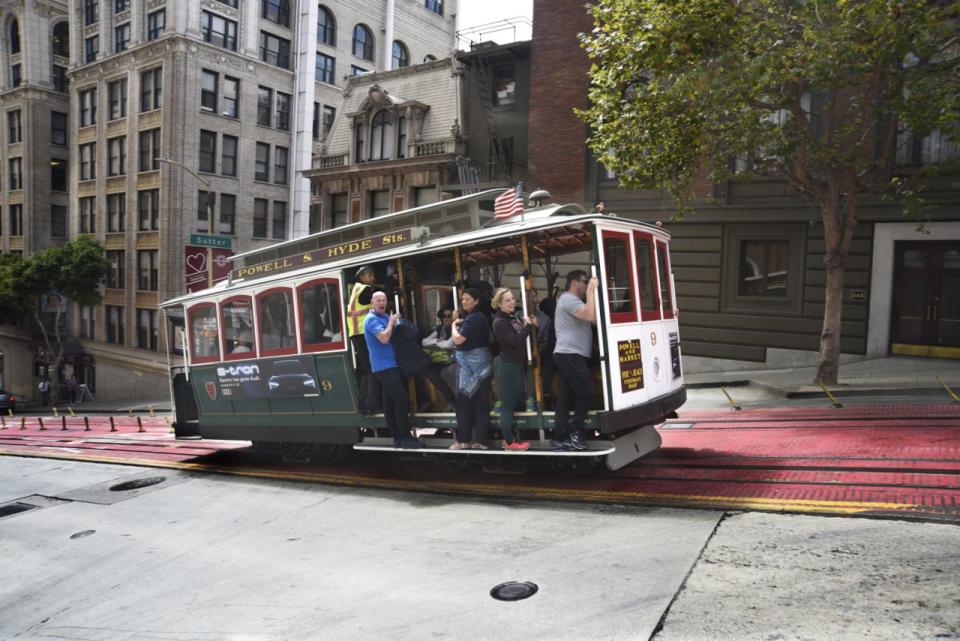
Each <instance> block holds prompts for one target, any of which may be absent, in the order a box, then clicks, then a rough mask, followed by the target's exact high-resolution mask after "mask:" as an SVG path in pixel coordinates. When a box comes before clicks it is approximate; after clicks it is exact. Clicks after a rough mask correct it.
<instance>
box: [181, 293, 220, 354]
mask: <svg viewBox="0 0 960 641" xmlns="http://www.w3.org/2000/svg"><path fill="white" fill-rule="evenodd" d="M187 317H188V321H187V322H188V324H189V326H190V358H191V359H192V360H193V362H194V363H214V362H216V361H219V360H220V332H219V331H218V330H217V306H216V305H214V304H213V303H200V304H199V305H194V306H193V307H191V308H190V309H189V311H188V312H187Z"/></svg>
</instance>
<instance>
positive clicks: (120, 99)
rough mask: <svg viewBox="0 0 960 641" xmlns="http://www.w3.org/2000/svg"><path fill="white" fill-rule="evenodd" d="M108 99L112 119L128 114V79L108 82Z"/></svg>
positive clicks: (124, 116)
mask: <svg viewBox="0 0 960 641" xmlns="http://www.w3.org/2000/svg"><path fill="white" fill-rule="evenodd" d="M107 99H108V100H109V101H110V120H117V119H118V118H126V116H127V79H126V78H122V79H120V80H114V81H113V82H108V83H107Z"/></svg>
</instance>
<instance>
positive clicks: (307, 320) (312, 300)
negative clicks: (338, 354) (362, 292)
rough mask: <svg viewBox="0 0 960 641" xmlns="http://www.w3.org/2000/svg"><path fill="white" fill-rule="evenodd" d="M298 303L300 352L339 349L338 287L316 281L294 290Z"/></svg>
mask: <svg viewBox="0 0 960 641" xmlns="http://www.w3.org/2000/svg"><path fill="white" fill-rule="evenodd" d="M297 296H298V297H299V301H300V347H301V349H302V351H304V352H325V351H330V350H334V349H343V346H344V343H343V318H342V317H341V313H342V311H341V307H340V284H339V282H338V281H337V279H335V278H320V279H317V280H312V281H310V282H307V283H304V284H302V285H300V286H299V287H297Z"/></svg>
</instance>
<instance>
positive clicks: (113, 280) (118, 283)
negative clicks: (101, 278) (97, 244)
mask: <svg viewBox="0 0 960 641" xmlns="http://www.w3.org/2000/svg"><path fill="white" fill-rule="evenodd" d="M126 254H127V253H126V252H125V251H122V250H120V251H115V250H110V251H107V252H106V257H107V262H108V263H109V264H110V268H109V269H108V270H107V287H108V288H110V289H123V288H124V286H125V284H126V278H125V277H124V272H125V271H126V269H125V267H126V262H127V259H126Z"/></svg>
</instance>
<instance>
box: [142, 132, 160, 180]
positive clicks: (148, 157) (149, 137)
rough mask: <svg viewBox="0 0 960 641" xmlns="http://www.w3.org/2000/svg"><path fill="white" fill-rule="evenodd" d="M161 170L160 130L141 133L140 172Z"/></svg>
mask: <svg viewBox="0 0 960 641" xmlns="http://www.w3.org/2000/svg"><path fill="white" fill-rule="evenodd" d="M155 169H160V130H159V129H149V130H147V131H141V132H140V171H153V170H155Z"/></svg>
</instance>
